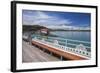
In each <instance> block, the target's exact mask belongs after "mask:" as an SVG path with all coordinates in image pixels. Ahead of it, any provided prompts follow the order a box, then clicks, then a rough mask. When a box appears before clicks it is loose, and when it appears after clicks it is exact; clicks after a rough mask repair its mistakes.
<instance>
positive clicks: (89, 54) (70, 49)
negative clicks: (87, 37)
mask: <svg viewBox="0 0 100 73" xmlns="http://www.w3.org/2000/svg"><path fill="white" fill-rule="evenodd" d="M35 40H37V41H41V42H43V43H46V44H49V45H52V46H55V47H58V48H59V49H62V50H65V51H69V52H72V53H76V54H78V55H82V56H85V57H88V58H90V57H91V52H88V51H83V50H79V49H77V48H71V47H67V46H63V45H59V44H53V43H50V42H47V41H45V40H40V39H35Z"/></svg>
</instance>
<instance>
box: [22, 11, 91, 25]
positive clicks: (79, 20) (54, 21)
mask: <svg viewBox="0 0 100 73" xmlns="http://www.w3.org/2000/svg"><path fill="white" fill-rule="evenodd" d="M22 15H23V17H22V18H23V19H22V20H23V25H42V26H61V25H65V26H66V25H67V26H88V27H89V26H90V24H91V23H90V19H91V15H90V14H89V13H75V12H54V11H36V10H23V12H22Z"/></svg>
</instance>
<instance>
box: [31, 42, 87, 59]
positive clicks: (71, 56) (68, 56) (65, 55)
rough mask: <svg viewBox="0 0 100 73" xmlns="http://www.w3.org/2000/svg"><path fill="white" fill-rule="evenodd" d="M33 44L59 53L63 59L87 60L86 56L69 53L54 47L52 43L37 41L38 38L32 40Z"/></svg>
mask: <svg viewBox="0 0 100 73" xmlns="http://www.w3.org/2000/svg"><path fill="white" fill-rule="evenodd" d="M32 44H33V45H36V46H38V47H40V48H43V49H45V50H48V51H50V52H51V53H53V54H57V55H59V56H60V57H61V59H62V58H65V59H67V60H86V58H84V57H82V56H78V55H76V54H73V53H69V52H67V51H63V50H61V49H59V48H54V47H52V46H50V45H46V44H44V43H42V42H39V41H36V40H32Z"/></svg>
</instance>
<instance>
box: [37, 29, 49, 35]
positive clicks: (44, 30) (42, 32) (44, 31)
mask: <svg viewBox="0 0 100 73" xmlns="http://www.w3.org/2000/svg"><path fill="white" fill-rule="evenodd" d="M38 33H39V34H44V35H48V34H49V30H48V29H47V28H43V29H40V30H38Z"/></svg>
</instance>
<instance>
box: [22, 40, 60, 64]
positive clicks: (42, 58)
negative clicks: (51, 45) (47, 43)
mask: <svg viewBox="0 0 100 73" xmlns="http://www.w3.org/2000/svg"><path fill="white" fill-rule="evenodd" d="M48 61H60V59H58V58H56V57H54V56H51V55H49V54H47V53H45V52H43V51H42V50H40V49H39V48H37V47H35V46H33V45H29V43H28V42H25V41H23V42H22V62H23V63H27V62H48Z"/></svg>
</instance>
